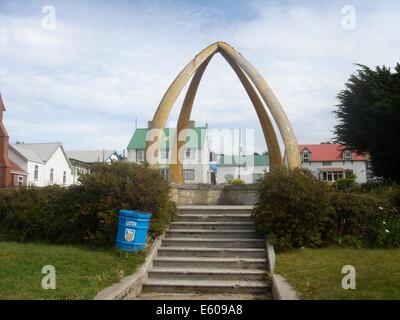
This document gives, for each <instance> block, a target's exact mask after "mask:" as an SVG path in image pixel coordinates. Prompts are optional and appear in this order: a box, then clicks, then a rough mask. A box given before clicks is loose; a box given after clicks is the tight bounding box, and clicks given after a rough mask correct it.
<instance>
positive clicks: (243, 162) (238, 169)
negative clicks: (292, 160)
mask: <svg viewBox="0 0 400 320" xmlns="http://www.w3.org/2000/svg"><path fill="white" fill-rule="evenodd" d="M268 171H269V158H268V154H261V155H260V154H255V155H242V156H241V157H239V156H230V155H229V156H227V155H218V158H217V175H216V176H217V184H223V183H227V182H228V181H229V180H231V179H242V180H243V181H244V182H245V183H256V182H257V180H258V179H260V178H261V177H262V175H263V174H264V173H265V172H268Z"/></svg>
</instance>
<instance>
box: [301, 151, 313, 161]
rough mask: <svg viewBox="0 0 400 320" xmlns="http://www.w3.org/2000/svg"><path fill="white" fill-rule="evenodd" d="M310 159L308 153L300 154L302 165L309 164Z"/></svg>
mask: <svg viewBox="0 0 400 320" xmlns="http://www.w3.org/2000/svg"><path fill="white" fill-rule="evenodd" d="M310 158H311V154H310V153H309V152H308V151H303V152H302V154H301V161H302V162H303V163H309V162H310Z"/></svg>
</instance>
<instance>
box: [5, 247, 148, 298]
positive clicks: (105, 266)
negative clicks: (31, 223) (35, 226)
mask: <svg viewBox="0 0 400 320" xmlns="http://www.w3.org/2000/svg"><path fill="white" fill-rule="evenodd" d="M144 257H145V255H144V253H138V254H129V255H128V254H122V253H118V252H117V251H115V250H93V249H89V248H85V247H76V246H63V245H48V244H36V243H15V242H0V299H91V298H94V296H95V295H96V294H97V293H98V292H99V291H101V290H102V289H104V288H106V287H108V286H110V285H111V284H113V283H115V282H118V281H119V279H120V278H122V277H124V276H126V275H129V274H131V273H133V272H134V271H135V270H136V268H137V267H138V265H140V264H141V263H142V262H143V261H144ZM45 265H52V266H54V267H55V269H56V289H54V290H52V289H48V290H44V289H43V288H42V286H41V282H42V279H43V277H44V276H45V274H42V273H41V271H42V267H43V266H45Z"/></svg>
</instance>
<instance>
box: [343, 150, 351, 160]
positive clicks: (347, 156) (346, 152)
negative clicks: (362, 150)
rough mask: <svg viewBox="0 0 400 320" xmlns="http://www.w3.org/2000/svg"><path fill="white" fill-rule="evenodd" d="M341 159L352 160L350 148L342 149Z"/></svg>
mask: <svg viewBox="0 0 400 320" xmlns="http://www.w3.org/2000/svg"><path fill="white" fill-rule="evenodd" d="M343 160H344V161H351V160H352V154H351V150H344V151H343Z"/></svg>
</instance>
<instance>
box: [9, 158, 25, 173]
mask: <svg viewBox="0 0 400 320" xmlns="http://www.w3.org/2000/svg"><path fill="white" fill-rule="evenodd" d="M9 161H10V170H11V171H14V172H17V173H19V174H23V175H26V174H27V173H26V171H25V170H24V169H22V168H21V167H20V166H19V165H17V164H16V163H15V162H14V161H12V160H9Z"/></svg>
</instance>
